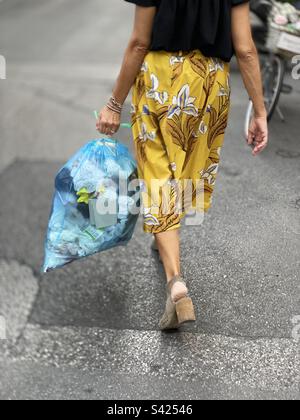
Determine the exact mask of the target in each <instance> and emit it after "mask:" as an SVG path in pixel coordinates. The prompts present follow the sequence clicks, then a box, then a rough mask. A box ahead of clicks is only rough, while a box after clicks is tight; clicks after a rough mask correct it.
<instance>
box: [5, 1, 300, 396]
mask: <svg viewBox="0 0 300 420" xmlns="http://www.w3.org/2000/svg"><path fill="white" fill-rule="evenodd" d="M123 3H124V4H123ZM132 11H133V9H132V8H131V7H130V5H126V4H125V2H119V1H117V0H113V1H110V2H98V1H96V0H87V1H86V2H80V1H77V0H76V1H75V0H72V1H71V0H64V1H58V0H52V1H50V2H49V1H44V0H42V1H41V0H39V1H36V0H28V1H27V2H26V3H25V2H22V1H18V0H11V1H7V0H4V1H3V2H2V3H0V39H1V45H0V54H3V55H5V56H6V58H7V62H8V79H7V80H6V81H0V107H1V116H0V125H1V135H0V136H1V137H0V142H1V152H2V150H3V153H1V156H2V157H1V158H0V162H1V164H0V171H1V170H2V172H1V174H0V190H1V197H2V200H1V204H0V243H1V247H0V291H1V294H0V315H2V316H3V315H5V317H6V318H7V325H8V338H9V340H7V341H6V342H5V341H4V342H3V341H2V342H1V341H0V350H1V353H0V371H1V375H0V398H3V399H51V398H54V399H59V398H66V399H76V398H84V399H90V398H99V399H105V398H125V399H127V398H128V399H137V398H159V399H161V398H177V399H183V398H199V399H299V396H300V392H299V367H300V366H299V344H297V343H296V341H295V340H294V339H293V337H292V328H293V324H292V320H293V318H294V317H295V316H298V315H300V293H299V272H300V261H299V245H300V217H299V211H300V206H299V200H300V191H299V177H300V172H299V169H300V165H299V162H300V144H299V120H298V108H297V104H298V103H299V93H300V86H299V83H296V82H295V81H290V82H291V84H293V87H294V92H293V94H292V95H291V96H289V97H283V98H282V109H283V111H284V113H285V115H286V118H287V122H286V124H282V123H281V122H280V121H279V120H278V118H276V117H275V119H274V121H273V122H272V125H271V144H270V146H269V149H268V150H267V151H266V152H265V153H264V154H263V155H262V156H260V157H259V158H256V159H253V158H252V157H251V154H250V151H249V150H248V148H247V146H246V145H245V143H244V140H243V138H242V128H243V117H244V113H245V106H246V102H247V96H246V94H245V92H244V91H243V88H242V82H241V79H240V76H239V75H238V73H237V72H235V71H233V74H232V85H233V104H232V118H231V123H230V126H229V129H228V132H227V139H226V146H225V148H224V152H223V162H222V168H221V171H220V175H219V179H218V184H217V190H216V194H215V197H214V207H213V209H212V211H211V212H210V214H209V215H208V216H207V217H206V220H205V223H204V225H203V226H200V227H196V228H195V227H194V228H188V227H186V228H184V229H183V231H182V253H183V255H182V260H183V267H184V273H185V275H186V277H187V279H189V283H190V289H191V293H192V295H193V296H194V299H195V304H196V307H197V311H198V322H197V324H196V325H194V326H192V327H187V328H185V329H184V330H183V331H182V332H180V333H176V334H161V333H160V332H159V331H158V327H157V323H158V319H159V317H160V315H161V312H162V309H163V303H164V278H163V273H162V268H161V266H160V264H159V263H158V261H157V260H156V257H155V255H153V254H152V253H151V251H150V247H149V245H150V241H151V238H149V237H147V236H145V235H144V234H143V233H142V229H141V223H139V226H138V228H137V230H136V234H135V237H134V239H133V240H132V242H131V243H130V245H129V246H128V247H127V248H118V249H114V250H112V251H109V252H107V253H105V254H102V255H98V256H95V257H92V258H90V259H87V260H85V261H82V262H78V263H75V264H73V265H71V266H69V267H67V268H66V269H64V270H60V271H57V272H53V273H50V274H49V275H47V276H42V275H40V272H39V270H40V266H41V264H42V258H43V240H44V234H45V229H46V225H47V218H48V215H49V210H50V204H51V203H50V201H51V195H52V192H53V178H54V176H55V173H56V172H57V170H58V168H59V167H60V165H61V164H62V162H63V161H64V160H65V159H67V158H68V157H69V156H70V155H71V154H72V153H73V152H74V151H75V150H76V149H77V148H78V147H79V146H81V145H82V144H84V143H85V142H86V141H87V140H88V139H90V138H93V137H94V136H95V135H96V134H95V131H94V121H93V116H92V110H93V109H95V108H98V107H99V106H100V105H101V104H102V103H104V101H105V99H106V97H107V95H108V94H109V92H110V90H111V86H112V83H113V80H114V77H115V75H116V74H117V71H118V66H119V61H120V59H121V56H122V49H123V47H125V45H126V40H127V38H128V34H129V30H130V19H131V16H132V15H131V13H132ZM112 23H113V25H114V28H117V30H115V31H114V36H111V35H108V34H109V32H110V30H111V25H112ZM16 27H17V28H18V29H17V32H16V31H15V30H14V29H15V28H16ZM4 34H5V36H4ZM20 34H23V36H22V37H21V36H20ZM233 70H234V66H233ZM128 113H129V101H128V103H127V105H126V110H125V112H124V116H123V118H124V120H128V118H129V117H128ZM120 138H121V139H122V141H124V142H125V143H127V144H129V145H130V146H131V138H130V133H127V132H121V133H120Z"/></svg>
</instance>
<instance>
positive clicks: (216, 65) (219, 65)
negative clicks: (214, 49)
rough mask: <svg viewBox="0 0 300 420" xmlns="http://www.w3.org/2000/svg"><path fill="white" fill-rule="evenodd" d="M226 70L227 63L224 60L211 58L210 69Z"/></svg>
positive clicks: (212, 70) (213, 70) (211, 70)
mask: <svg viewBox="0 0 300 420" xmlns="http://www.w3.org/2000/svg"><path fill="white" fill-rule="evenodd" d="M219 70H221V71H224V70H225V65H224V62H223V61H221V60H219V59H217V58H212V59H211V63H210V65H209V71H210V72H211V73H212V72H216V71H219Z"/></svg>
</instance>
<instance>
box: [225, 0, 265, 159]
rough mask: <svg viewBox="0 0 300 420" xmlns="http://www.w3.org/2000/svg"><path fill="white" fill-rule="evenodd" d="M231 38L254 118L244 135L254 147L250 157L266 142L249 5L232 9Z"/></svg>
mask: <svg viewBox="0 0 300 420" xmlns="http://www.w3.org/2000/svg"><path fill="white" fill-rule="evenodd" d="M232 36H233V44H234V49H235V52H236V57H237V61H238V64H239V68H240V71H241V73H242V77H243V80H244V84H245V87H246V89H247V92H248V94H249V97H250V98H251V100H252V102H253V106H254V114H255V115H254V118H253V120H252V122H251V126H250V129H249V134H248V143H249V144H250V145H251V144H254V145H255V148H254V152H253V153H254V155H257V154H258V153H260V152H261V151H262V150H263V149H264V148H265V147H266V146H267V143H268V124H267V111H266V107H265V103H264V95H263V87H262V78H261V70H260V62H259V57H258V53H257V49H256V46H255V43H254V41H253V38H252V32H251V24H250V12H249V4H242V5H240V6H236V7H234V8H233V10H232Z"/></svg>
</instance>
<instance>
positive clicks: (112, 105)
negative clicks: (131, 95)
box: [106, 96, 123, 114]
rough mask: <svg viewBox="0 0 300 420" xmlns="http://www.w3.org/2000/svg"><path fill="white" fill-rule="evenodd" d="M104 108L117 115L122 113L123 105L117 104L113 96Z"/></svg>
mask: <svg viewBox="0 0 300 420" xmlns="http://www.w3.org/2000/svg"><path fill="white" fill-rule="evenodd" d="M106 106H107V108H108V109H110V110H111V111H113V112H116V113H117V114H121V113H122V109H123V105H122V104H120V103H119V102H117V101H116V99H115V98H114V97H113V96H111V97H110V98H109V101H108V103H107V105H106Z"/></svg>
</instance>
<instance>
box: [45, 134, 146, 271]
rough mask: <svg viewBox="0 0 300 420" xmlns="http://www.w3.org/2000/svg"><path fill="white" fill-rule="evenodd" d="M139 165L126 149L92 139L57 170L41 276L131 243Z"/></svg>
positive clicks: (112, 141)
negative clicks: (137, 165) (137, 166)
mask: <svg viewBox="0 0 300 420" xmlns="http://www.w3.org/2000/svg"><path fill="white" fill-rule="evenodd" d="M139 200H140V199H139V182H138V176H137V168H136V163H135V160H134V159H133V157H132V156H131V154H130V152H129V150H128V149H127V147H125V146H124V145H122V144H120V143H119V142H117V141H115V140H111V139H100V140H94V141H92V142H90V143H88V144H87V145H86V146H85V147H83V148H82V149H81V150H80V151H79V152H78V153H77V154H76V155H75V156H74V157H73V158H72V159H70V161H69V162H68V163H67V164H66V165H65V166H64V167H63V168H62V169H61V170H60V171H59V173H58V175H57V177H56V179H55V195H54V200H53V207H52V211H51V217H50V221H49V226H48V233H47V239H46V243H45V262H44V267H43V271H44V272H48V271H51V270H54V269H56V268H60V267H63V266H64V265H66V264H69V263H71V262H73V261H75V260H78V259H81V258H84V257H88V256H90V255H93V254H95V253H98V252H102V251H105V250H108V249H110V248H113V247H115V246H118V245H126V244H127V243H128V242H129V240H130V239H131V237H132V235H133V232H134V228H135V225H136V222H137V218H138V215H139V205H140V201H139Z"/></svg>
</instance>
